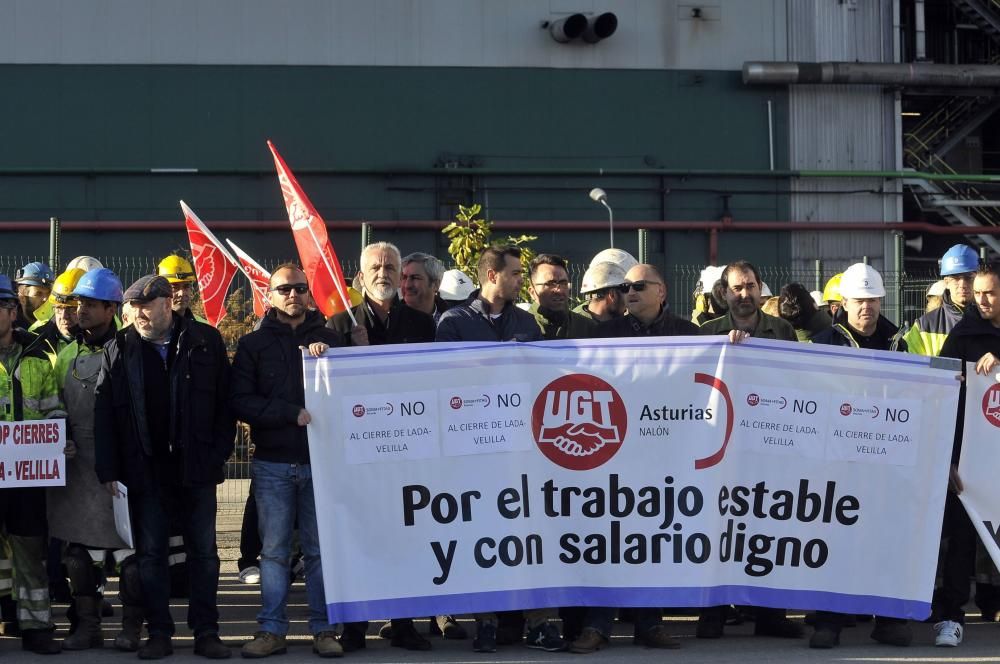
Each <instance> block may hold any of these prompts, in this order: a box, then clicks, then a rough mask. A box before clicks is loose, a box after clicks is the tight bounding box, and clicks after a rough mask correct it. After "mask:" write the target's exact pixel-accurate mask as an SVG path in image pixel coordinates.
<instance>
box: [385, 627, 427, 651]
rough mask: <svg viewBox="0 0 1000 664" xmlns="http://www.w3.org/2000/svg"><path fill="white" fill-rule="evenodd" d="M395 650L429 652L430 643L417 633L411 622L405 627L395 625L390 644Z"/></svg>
mask: <svg viewBox="0 0 1000 664" xmlns="http://www.w3.org/2000/svg"><path fill="white" fill-rule="evenodd" d="M390 643H391V644H392V646H393V647H395V648H405V649H406V650H430V649H431V642H430V641H428V640H427V639H425V638H424V637H422V636H420V634H418V633H417V628H416V627H414V626H413V623H412V622H407V623H406V625H405V626H404V625H395V626H394V627H393V628H392V640H391V642H390Z"/></svg>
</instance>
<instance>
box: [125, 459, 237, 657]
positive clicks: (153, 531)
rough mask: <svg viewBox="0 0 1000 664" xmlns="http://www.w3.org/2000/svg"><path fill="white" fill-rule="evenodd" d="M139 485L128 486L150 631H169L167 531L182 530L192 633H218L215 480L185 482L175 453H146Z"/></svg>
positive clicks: (168, 548)
mask: <svg viewBox="0 0 1000 664" xmlns="http://www.w3.org/2000/svg"><path fill="white" fill-rule="evenodd" d="M144 466H145V467H144V468H143V475H144V478H143V479H144V480H145V481H144V482H143V483H142V486H135V487H132V489H131V491H130V492H129V509H130V510H131V511H132V529H133V535H134V537H135V548H136V558H137V560H138V562H139V578H140V579H141V581H142V595H143V606H144V607H145V609H146V620H147V621H148V623H149V633H150V634H161V635H167V636H173V634H174V620H173V618H172V617H171V616H170V569H169V565H168V563H167V556H168V554H169V550H170V536H171V535H176V534H178V533H177V532H174V531H175V530H179V531H180V534H181V535H183V536H184V550H185V553H186V554H187V572H188V580H189V582H190V594H189V600H188V620H187V623H188V627H190V628H191V629H192V630H193V631H194V635H195V636H196V637H198V636H201V635H202V634H212V633H218V631H219V607H218V602H217V600H216V595H217V593H218V589H219V550H218V549H217V548H216V544H215V512H216V497H215V485H211V486H205V487H186V486H182V485H181V482H180V472H181V471H180V464H179V461H178V457H171V458H170V459H169V460H168V459H164V458H159V457H157V458H156V459H146V462H145V464H144Z"/></svg>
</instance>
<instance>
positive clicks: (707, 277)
mask: <svg viewBox="0 0 1000 664" xmlns="http://www.w3.org/2000/svg"><path fill="white" fill-rule="evenodd" d="M725 269H726V268H725V266H723V265H706V266H705V269H703V270H702V271H701V275H700V276H699V277H698V284H699V285H700V287H701V292H702V293H708V292H710V291H711V290H712V287H713V286H715V282H716V281H718V280H719V279H721V278H722V272H723V271H724V270H725Z"/></svg>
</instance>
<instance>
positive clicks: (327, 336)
mask: <svg viewBox="0 0 1000 664" xmlns="http://www.w3.org/2000/svg"><path fill="white" fill-rule="evenodd" d="M269 289H270V290H269V292H268V300H269V301H270V303H271V308H270V309H269V310H268V312H267V314H265V315H264V317H263V318H262V319H261V323H260V328H259V329H258V330H256V331H254V332H251V333H249V334H246V335H244V336H243V337H242V338H241V339H240V341H239V345H238V346H237V348H236V357H235V358H234V359H233V382H232V389H231V390H230V405H231V407H232V409H233V412H234V413H235V415H236V417H238V418H239V419H240V420H241V421H243V422H245V423H247V424H249V425H250V434H251V436H252V438H253V441H254V458H253V482H254V487H253V491H254V499H255V500H256V503H257V515H258V531H259V533H260V537H261V552H260V595H261V610H260V613H259V614H258V615H257V623H258V625H259V628H258V631H257V633H256V634H255V635H254V639H253V641H250V642H248V643H246V644H245V645H244V646H243V650H242V655H243V657H248V658H261V657H267V656H270V655H277V654H280V653H283V652H285V651H286V647H287V646H286V642H285V636H286V634H287V633H288V615H287V613H286V606H287V602H288V578H289V559H290V557H291V550H290V547H291V542H292V529H293V527H294V523H295V521H296V518H297V519H298V527H299V541H300V543H301V545H302V554H303V561H304V563H305V575H306V596H307V599H308V604H309V631H310V632H311V633H312V635H313V651H314V652H315V653H316V654H318V655H320V656H321V657H340V656H341V655H343V654H344V651H343V649H342V648H341V646H340V644H339V643H338V642H337V640H336V638H335V635H334V632H333V627H332V626H331V625H330V624H329V622H328V621H327V618H326V599H325V595H324V593H323V569H322V567H321V566H320V555H319V532H318V528H317V525H316V505H315V502H314V497H313V487H312V469H311V466H310V464H309V439H308V437H307V433H306V426H307V425H308V424H309V422H310V421H311V417H310V415H309V411H307V410H306V408H305V387H304V382H303V377H302V351H301V349H302V348H306V347H307V348H309V350H310V352H311V353H312V354H313V355H314V356H319V355H322V354H323V353H324V352H325V351H326V350H327V348H329V347H331V346H338V345H340V341H341V340H340V335H339V334H337V332H336V331H334V330H331V329H328V328H327V327H326V326H325V323H326V321H325V320H324V318H323V315H322V314H321V313H320V312H318V311H316V310H313V309H310V308H309V306H308V305H309V302H310V296H309V286H308V285H307V283H306V275H305V273H304V272H303V271H302V269H301V268H299V266H297V265H294V264H291V263H288V264H285V265H282V266H280V267H278V268H277V269H275V270H274V272H273V273H272V274H271V280H270V284H269Z"/></svg>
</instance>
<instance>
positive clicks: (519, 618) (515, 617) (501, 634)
mask: <svg viewBox="0 0 1000 664" xmlns="http://www.w3.org/2000/svg"><path fill="white" fill-rule="evenodd" d="M522 639H524V612H523V611H501V612H500V613H498V614H497V645H498V646H512V645H514V644H515V643H520V642H521V640H522Z"/></svg>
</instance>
